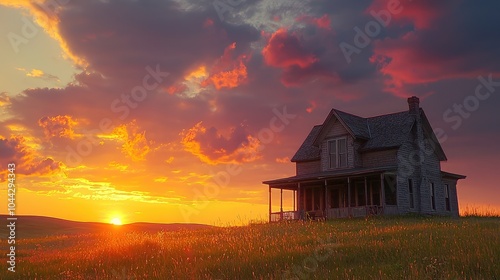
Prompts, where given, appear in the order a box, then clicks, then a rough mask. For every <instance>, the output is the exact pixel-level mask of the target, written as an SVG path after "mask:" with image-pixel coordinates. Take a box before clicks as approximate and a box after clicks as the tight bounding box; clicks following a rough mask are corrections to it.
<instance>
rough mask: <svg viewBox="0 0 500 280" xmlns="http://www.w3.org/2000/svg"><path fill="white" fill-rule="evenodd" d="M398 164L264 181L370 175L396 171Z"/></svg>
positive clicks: (293, 181)
mask: <svg viewBox="0 0 500 280" xmlns="http://www.w3.org/2000/svg"><path fill="white" fill-rule="evenodd" d="M396 170H397V166H384V167H371V168H350V169H343V170H335V171H324V172H318V173H311V174H302V175H296V176H292V177H287V178H280V179H275V180H269V181H264V182H262V183H263V184H267V185H278V184H290V183H299V182H304V181H315V180H325V179H335V178H342V177H348V176H359V175H368V174H371V173H382V172H387V171H396Z"/></svg>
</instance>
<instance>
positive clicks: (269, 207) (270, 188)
mask: <svg viewBox="0 0 500 280" xmlns="http://www.w3.org/2000/svg"><path fill="white" fill-rule="evenodd" d="M269 222H271V185H269Z"/></svg>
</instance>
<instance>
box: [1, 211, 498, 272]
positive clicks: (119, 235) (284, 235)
mask: <svg viewBox="0 0 500 280" xmlns="http://www.w3.org/2000/svg"><path fill="white" fill-rule="evenodd" d="M499 232H500V219H486V218H466V219H464V218H461V219H449V218H422V217H399V218H384V219H380V218H374V219H350V220H336V221H329V222H288V223H275V224H252V225H249V226H244V227H227V228H213V229H207V230H199V231H181V232H159V233H154V234H146V233H138V232H123V231H122V230H120V228H117V229H116V230H115V231H113V232H106V233H101V234H86V235H77V236H54V237H50V238H41V239H25V240H20V245H19V246H18V251H17V252H18V263H17V272H16V273H15V274H12V273H8V272H7V271H6V269H4V271H0V278H1V279H495V277H496V279H498V277H499V276H500V263H499V262H498V260H499V259H500V235H499Z"/></svg>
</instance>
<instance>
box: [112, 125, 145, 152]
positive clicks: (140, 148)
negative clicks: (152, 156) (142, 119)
mask: <svg viewBox="0 0 500 280" xmlns="http://www.w3.org/2000/svg"><path fill="white" fill-rule="evenodd" d="M112 136H113V137H114V138H115V139H116V140H118V141H119V142H122V143H123V144H122V146H121V151H122V153H123V154H125V155H126V156H127V157H129V158H130V159H132V160H133V161H143V160H145V159H146V156H147V155H148V154H149V153H150V152H151V151H152V147H151V146H152V144H153V143H154V142H153V141H149V140H148V139H147V138H146V131H142V132H139V126H138V125H137V122H136V121H135V120H133V121H132V122H130V123H129V124H126V125H125V124H124V125H120V126H118V127H116V128H115V129H114V130H113V132H112Z"/></svg>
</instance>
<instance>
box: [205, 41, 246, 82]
mask: <svg viewBox="0 0 500 280" xmlns="http://www.w3.org/2000/svg"><path fill="white" fill-rule="evenodd" d="M235 49H236V43H232V44H231V45H229V46H228V47H227V48H226V49H225V50H224V55H222V57H221V58H220V59H219V60H218V61H217V62H216V63H215V65H214V66H213V67H212V69H211V71H210V72H211V73H212V74H211V75H210V77H209V78H208V79H207V80H206V81H205V85H206V84H208V83H211V84H213V85H214V86H215V88H216V89H218V90H220V89H222V88H228V89H230V88H235V87H238V86H239V85H241V84H242V83H244V82H246V80H247V67H246V66H245V64H244V60H247V55H245V54H242V55H240V56H239V57H238V58H236V59H235V60H233V59H232V57H233V53H234V50H235Z"/></svg>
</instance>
